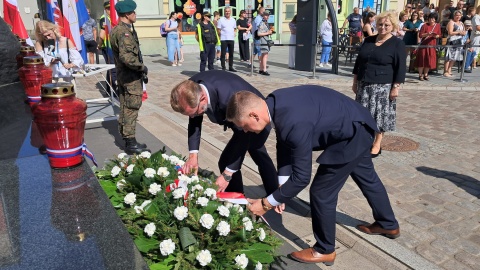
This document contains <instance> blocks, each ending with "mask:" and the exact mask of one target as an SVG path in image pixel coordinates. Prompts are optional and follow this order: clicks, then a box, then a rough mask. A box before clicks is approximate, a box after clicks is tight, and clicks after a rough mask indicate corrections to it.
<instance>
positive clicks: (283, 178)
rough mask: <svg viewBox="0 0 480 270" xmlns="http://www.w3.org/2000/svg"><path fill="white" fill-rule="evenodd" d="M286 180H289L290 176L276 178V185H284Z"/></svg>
mask: <svg viewBox="0 0 480 270" xmlns="http://www.w3.org/2000/svg"><path fill="white" fill-rule="evenodd" d="M288 178H290V176H278V184H279V185H280V186H281V185H283V184H285V182H287V180H288Z"/></svg>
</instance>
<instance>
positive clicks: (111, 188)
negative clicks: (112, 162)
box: [99, 180, 117, 198]
mask: <svg viewBox="0 0 480 270" xmlns="http://www.w3.org/2000/svg"><path fill="white" fill-rule="evenodd" d="M99 182H100V185H101V186H102V188H103V191H105V193H106V194H107V196H108V197H109V198H110V197H113V196H115V195H116V194H117V185H116V184H115V183H113V182H111V181H103V180H102V181H99Z"/></svg>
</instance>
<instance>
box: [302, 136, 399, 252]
mask: <svg viewBox="0 0 480 270" xmlns="http://www.w3.org/2000/svg"><path fill="white" fill-rule="evenodd" d="M362 132H370V131H367V130H366V128H364V130H362ZM372 141H373V139H372ZM348 176H351V177H352V179H353V181H354V182H355V183H356V184H357V186H358V187H359V188H360V190H361V191H362V193H363V196H365V198H366V199H367V201H368V204H369V205H370V207H371V208H372V212H373V218H374V219H375V221H376V222H377V223H378V224H379V225H380V226H381V227H382V228H384V229H387V230H393V229H397V228H398V222H397V220H396V219H395V215H394V213H393V210H392V206H391V205H390V200H389V198H388V194H387V191H386V190H385V187H384V186H383V183H382V181H381V180H380V178H379V177H378V175H377V173H376V172H375V168H374V166H373V162H372V158H371V154H370V147H368V148H367V149H366V150H365V152H364V153H363V154H362V155H360V156H359V157H357V158H355V159H354V160H352V161H350V162H348V163H346V164H340V165H329V164H320V166H319V167H318V170H317V173H316V174H315V177H314V178H313V181H312V185H311V187H310V206H311V211H312V228H313V234H314V236H315V240H316V241H317V243H316V244H315V245H314V248H315V250H316V251H318V252H320V253H322V254H330V253H332V252H333V251H335V219H336V207H337V201H338V193H339V192H340V189H342V187H343V185H344V184H345V181H347V178H348Z"/></svg>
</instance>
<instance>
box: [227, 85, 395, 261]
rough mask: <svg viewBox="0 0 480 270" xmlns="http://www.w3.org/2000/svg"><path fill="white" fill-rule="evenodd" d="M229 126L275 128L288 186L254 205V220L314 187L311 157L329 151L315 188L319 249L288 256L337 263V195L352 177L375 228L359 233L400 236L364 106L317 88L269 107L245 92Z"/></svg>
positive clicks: (287, 94)
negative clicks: (373, 155)
mask: <svg viewBox="0 0 480 270" xmlns="http://www.w3.org/2000/svg"><path fill="white" fill-rule="evenodd" d="M227 120H229V121H232V122H233V123H235V124H236V125H237V126H239V127H241V128H242V129H243V130H245V131H249V132H256V133H260V132H262V131H263V130H264V128H267V127H272V128H274V129H275V133H276V137H277V160H278V174H279V176H278V177H279V179H284V180H285V182H284V183H283V184H282V185H281V187H279V188H278V189H277V190H276V191H275V192H273V193H272V194H271V195H269V196H268V197H266V198H262V199H259V200H250V201H249V202H250V203H251V205H249V209H250V210H251V211H252V212H253V213H254V214H256V215H263V214H264V213H265V212H266V211H268V210H269V209H271V208H273V207H275V206H278V205H280V204H281V203H284V202H286V201H287V200H289V199H291V198H293V197H295V196H296V195H297V194H298V193H299V192H300V191H301V190H302V189H304V188H305V187H306V186H307V185H308V183H309V182H310V176H311V171H312V150H314V151H315V150H317V151H318V150H323V153H322V154H321V155H320V157H319V158H318V159H317V162H318V163H319V164H320V165H319V167H318V170H317V173H316V174H315V177H314V178H313V182H312V185H311V187H310V205H311V208H312V227H313V232H314V236H315V239H316V241H317V242H316V244H315V245H314V246H313V247H312V248H308V249H304V250H302V251H298V252H293V253H292V254H290V256H291V257H292V258H293V259H295V260H297V261H300V262H305V263H320V262H323V263H325V264H326V265H332V264H333V262H334V261H335V256H336V253H335V215H336V206H337V200H338V193H339V191H340V189H341V188H342V187H343V185H344V184H345V181H346V180H347V178H348V176H351V177H352V179H353V181H355V183H356V184H357V185H358V186H359V188H360V189H361V191H362V193H363V194H364V196H365V197H366V198H367V201H368V203H369V205H370V206H371V208H372V211H373V217H374V219H375V222H374V223H373V224H370V225H359V226H357V228H358V229H359V230H361V231H363V232H365V233H369V234H382V235H385V236H387V237H389V238H397V237H398V236H400V230H399V226H398V222H397V220H396V219H395V215H394V214H393V210H392V207H391V205H390V201H389V199H388V195H387V192H386V190H385V187H384V186H383V184H382V182H381V181H380V179H379V178H378V175H377V173H376V172H375V169H374V167H373V163H372V159H371V155H370V147H371V146H372V142H373V138H374V135H375V132H376V131H378V129H377V126H376V123H375V121H374V120H373V118H372V116H371V115H370V113H369V112H368V110H366V109H365V108H364V107H362V106H361V105H360V104H358V103H357V102H355V101H354V100H352V99H351V98H349V97H347V96H345V95H343V94H341V93H338V92H336V91H334V90H331V89H328V88H325V87H321V86H314V85H304V86H296V87H290V88H284V89H279V90H277V91H274V92H273V93H271V94H270V95H268V97H267V98H266V100H263V99H262V98H260V97H258V96H255V95H251V94H250V93H248V92H239V93H237V94H235V95H234V96H233V97H232V99H231V100H230V102H229V104H228V107H227ZM281 182H282V181H281ZM277 210H278V208H277ZM278 212H280V211H278Z"/></svg>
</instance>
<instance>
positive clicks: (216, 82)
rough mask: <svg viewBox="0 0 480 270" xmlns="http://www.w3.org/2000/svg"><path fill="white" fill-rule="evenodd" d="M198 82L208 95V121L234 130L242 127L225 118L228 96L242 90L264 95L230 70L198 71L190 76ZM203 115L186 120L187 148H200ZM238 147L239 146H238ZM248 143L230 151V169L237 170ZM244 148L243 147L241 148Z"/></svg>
mask: <svg viewBox="0 0 480 270" xmlns="http://www.w3.org/2000/svg"><path fill="white" fill-rule="evenodd" d="M190 80H191V81H194V82H196V83H199V84H203V85H205V87H206V88H207V91H208V94H209V95H210V105H211V107H212V108H211V109H208V110H207V112H206V113H205V114H206V115H207V116H208V118H209V119H210V121H212V122H213V123H216V124H219V125H223V126H227V127H230V128H231V129H233V130H234V131H241V130H242V129H241V128H239V127H237V126H235V125H234V124H233V123H231V122H228V121H227V120H226V113H227V105H228V101H229V100H230V98H231V97H232V96H233V95H234V94H235V93H236V92H240V91H243V90H246V91H250V92H252V93H254V94H256V95H257V96H259V97H262V98H264V96H263V95H262V94H261V93H260V92H259V91H258V90H257V89H256V88H255V87H253V86H252V85H251V84H249V83H248V82H247V81H245V80H244V79H242V78H241V77H239V76H238V75H235V74H233V73H231V72H226V71H222V70H209V71H204V72H200V73H198V74H196V75H194V76H192V77H191V78H190ZM202 122H203V115H199V116H197V117H193V118H190V119H189V122H188V149H189V150H198V149H200V138H201V131H202ZM242 132H243V131H242ZM239 147H240V146H239ZM247 147H248V145H244V146H241V148H242V149H238V151H235V153H231V155H232V157H234V159H233V160H236V161H235V162H234V163H233V164H231V165H228V168H230V169H232V170H238V169H239V168H240V166H241V162H242V152H243V153H245V152H246V149H247ZM243 148H244V149H243Z"/></svg>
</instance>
